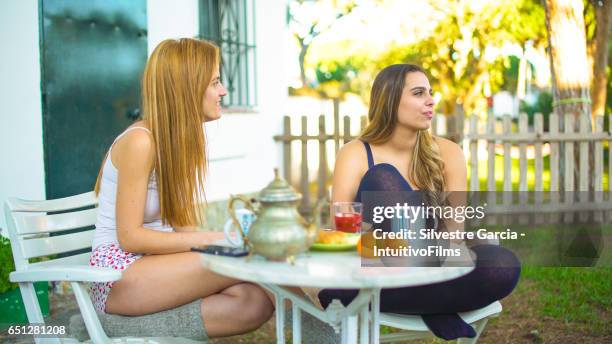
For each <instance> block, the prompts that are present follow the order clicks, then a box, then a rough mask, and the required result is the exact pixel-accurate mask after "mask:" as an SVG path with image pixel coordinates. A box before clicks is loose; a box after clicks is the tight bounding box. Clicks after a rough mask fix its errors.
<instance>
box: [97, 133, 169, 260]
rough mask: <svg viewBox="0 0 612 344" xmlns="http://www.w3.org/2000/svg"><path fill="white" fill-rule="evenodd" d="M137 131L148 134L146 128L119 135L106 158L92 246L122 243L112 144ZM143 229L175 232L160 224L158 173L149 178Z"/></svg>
mask: <svg viewBox="0 0 612 344" xmlns="http://www.w3.org/2000/svg"><path fill="white" fill-rule="evenodd" d="M134 129H142V130H146V131H147V132H149V133H150V132H151V131H149V129H147V128H144V127H131V128H128V129H127V130H125V131H124V132H123V133H121V135H119V136H117V138H116V139H115V141H113V144H112V145H111V147H110V149H109V150H108V154H107V156H106V161H104V167H103V169H102V177H101V180H100V192H99V193H98V218H97V220H96V229H95V231H94V236H93V243H92V247H93V249H95V248H96V247H98V246H100V245H103V244H110V243H114V244H119V241H118V239H117V216H116V213H115V204H116V202H117V174H118V171H117V168H116V167H115V166H114V165H113V161H112V159H111V154H112V150H113V145H114V144H115V142H117V140H119V139H120V138H121V137H122V136H123V135H125V134H126V133H127V132H129V131H131V130H134ZM143 227H146V228H149V229H153V230H157V231H162V232H172V231H174V229H173V228H172V227H170V226H164V225H163V224H162V221H161V213H160V209H159V194H158V193H157V183H156V181H155V173H153V171H152V172H151V175H150V176H149V185H148V190H147V201H146V203H145V209H144V219H143Z"/></svg>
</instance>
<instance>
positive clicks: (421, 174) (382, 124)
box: [360, 64, 445, 193]
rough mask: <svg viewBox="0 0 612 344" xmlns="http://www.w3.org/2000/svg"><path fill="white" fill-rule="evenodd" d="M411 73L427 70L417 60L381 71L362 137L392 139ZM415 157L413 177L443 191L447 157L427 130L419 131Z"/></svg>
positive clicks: (411, 168) (419, 183)
mask: <svg viewBox="0 0 612 344" xmlns="http://www.w3.org/2000/svg"><path fill="white" fill-rule="evenodd" d="M408 73H423V74H426V73H425V71H424V70H423V69H422V68H421V67H419V66H416V65H413V64H395V65H391V66H388V67H386V68H384V69H383V70H382V71H380V73H378V75H377V76H376V79H374V84H373V85H372V92H371V94H370V107H369V110H368V125H367V126H366V127H365V128H364V130H363V132H362V133H361V135H360V138H361V140H363V141H365V142H368V143H373V144H380V143H385V142H387V141H389V139H391V134H392V133H393V130H394V129H395V127H396V126H397V112H398V109H399V104H400V99H401V97H402V92H403V90H404V82H405V80H406V74H408ZM412 157H413V158H412V160H411V162H410V166H409V171H408V172H409V176H410V179H411V181H412V182H414V183H415V185H416V186H417V187H418V188H419V189H420V190H426V191H431V192H434V193H437V192H443V191H444V189H445V182H444V172H443V171H444V161H443V160H442V158H441V156H440V152H439V150H438V146H437V144H436V143H435V141H434V140H433V137H432V136H431V134H430V133H429V132H428V131H427V130H419V131H418V132H417V137H416V143H415V145H414V148H413V154H412Z"/></svg>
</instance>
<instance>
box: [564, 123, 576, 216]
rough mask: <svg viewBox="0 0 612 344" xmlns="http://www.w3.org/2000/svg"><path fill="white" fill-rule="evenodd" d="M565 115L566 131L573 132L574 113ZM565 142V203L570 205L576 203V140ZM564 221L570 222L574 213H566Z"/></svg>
mask: <svg viewBox="0 0 612 344" xmlns="http://www.w3.org/2000/svg"><path fill="white" fill-rule="evenodd" d="M563 116H564V117H565V123H564V125H565V133H566V134H572V133H573V132H574V114H571V113H566V114H565V115H563ZM564 144H565V166H564V170H563V174H564V178H565V181H564V185H563V191H564V192H563V196H564V201H565V204H566V205H568V207H569V205H570V204H572V203H574V199H573V196H574V195H573V191H575V186H574V142H573V141H566V142H564ZM563 218H564V222H565V223H569V222H572V221H573V218H574V214H573V213H565V214H564V216H563Z"/></svg>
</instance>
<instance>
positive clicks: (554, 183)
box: [548, 113, 561, 223]
mask: <svg viewBox="0 0 612 344" xmlns="http://www.w3.org/2000/svg"><path fill="white" fill-rule="evenodd" d="M548 120H549V123H548V128H549V131H550V136H551V137H552V138H555V136H557V135H559V116H558V115H557V114H556V113H551V114H550V117H549V118H548ZM559 155H560V149H559V142H558V141H551V142H550V202H551V204H553V205H556V204H559V201H560V197H559V192H560V185H559V171H560V169H561V166H559V160H560V157H559ZM557 221H559V216H558V214H554V213H553V214H550V222H551V223H556V222H557Z"/></svg>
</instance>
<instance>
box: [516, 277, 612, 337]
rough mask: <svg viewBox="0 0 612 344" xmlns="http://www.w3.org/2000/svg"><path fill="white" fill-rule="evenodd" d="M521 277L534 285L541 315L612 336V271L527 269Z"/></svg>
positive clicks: (535, 304)
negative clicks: (611, 311) (611, 313)
mask: <svg viewBox="0 0 612 344" xmlns="http://www.w3.org/2000/svg"><path fill="white" fill-rule="evenodd" d="M522 278H525V279H529V280H532V281H534V282H535V285H534V287H533V288H535V289H536V290H537V292H538V294H539V297H538V300H534V301H535V303H534V307H537V309H538V312H539V314H540V315H541V316H549V317H552V318H555V319H558V320H561V321H563V322H565V323H571V324H573V325H575V326H577V327H579V328H583V329H584V330H585V331H587V332H588V333H592V334H599V335H610V334H612V326H610V313H609V310H610V309H611V308H612V283H610V282H611V281H612V268H608V267H601V268H542V267H528V266H527V267H524V268H523V271H522Z"/></svg>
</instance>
